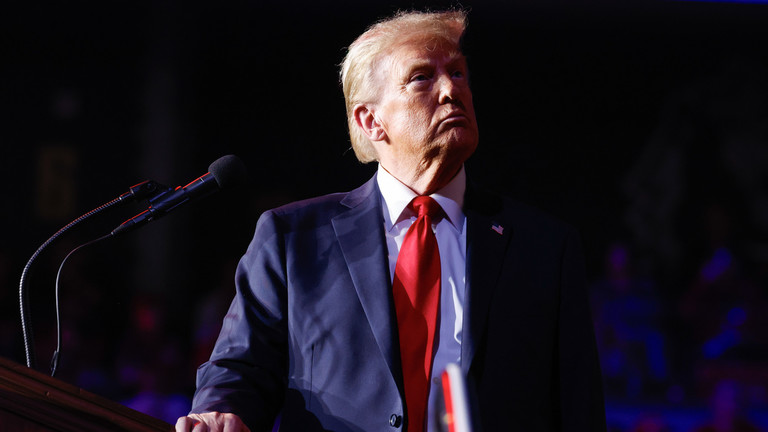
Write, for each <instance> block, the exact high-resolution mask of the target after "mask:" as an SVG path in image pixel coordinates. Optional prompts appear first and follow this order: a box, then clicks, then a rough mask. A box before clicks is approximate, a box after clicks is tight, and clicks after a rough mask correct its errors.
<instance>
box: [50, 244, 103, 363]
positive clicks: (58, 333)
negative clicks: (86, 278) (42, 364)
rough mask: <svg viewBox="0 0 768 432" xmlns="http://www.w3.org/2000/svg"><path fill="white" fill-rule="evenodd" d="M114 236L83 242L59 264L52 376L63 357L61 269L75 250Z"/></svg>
mask: <svg viewBox="0 0 768 432" xmlns="http://www.w3.org/2000/svg"><path fill="white" fill-rule="evenodd" d="M110 237H112V233H109V234H106V235H104V236H101V237H99V238H97V239H95V240H91V241H89V242H86V243H83V244H81V245H80V246H78V247H76V248H74V249H72V251H70V252H69V253H68V254H67V256H66V257H64V259H63V260H62V261H61V264H60V265H59V271H57V272H56V294H55V300H56V351H54V352H53V358H51V376H55V375H56V369H57V368H58V367H59V359H60V358H61V312H60V311H61V308H60V307H59V280H60V278H61V270H62V269H63V268H64V264H65V263H66V262H67V260H68V259H69V257H70V256H72V254H74V253H75V252H77V251H79V250H80V249H82V248H84V247H86V246H90V245H92V244H95V243H98V242H100V241H102V240H105V239H108V238H110Z"/></svg>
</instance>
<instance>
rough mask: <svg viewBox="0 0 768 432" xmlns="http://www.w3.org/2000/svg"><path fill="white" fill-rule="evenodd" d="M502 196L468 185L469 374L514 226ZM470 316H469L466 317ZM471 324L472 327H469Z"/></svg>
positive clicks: (465, 345)
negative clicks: (505, 210)
mask: <svg viewBox="0 0 768 432" xmlns="http://www.w3.org/2000/svg"><path fill="white" fill-rule="evenodd" d="M502 211H503V203H502V200H501V198H500V197H498V196H496V195H492V194H489V193H486V192H482V191H480V190H479V189H477V188H476V187H475V186H473V185H472V184H471V183H469V182H467V192H466V198H465V205H464V212H465V214H466V215H467V275H466V278H467V279H466V280H467V287H466V289H467V293H468V295H467V297H468V301H467V304H468V307H466V308H465V317H464V323H465V325H464V329H463V330H462V332H463V337H462V341H463V342H462V345H461V358H462V361H461V365H462V370H463V372H464V373H465V374H467V373H468V372H469V368H470V366H471V364H472V359H473V358H474V356H475V353H476V352H477V348H478V345H479V344H480V342H481V340H482V337H483V334H484V333H485V328H486V325H487V318H488V308H489V307H490V304H491V299H492V298H493V291H494V289H495V288H496V285H497V283H498V279H499V276H500V274H501V270H502V267H503V264H504V257H505V255H506V251H507V247H508V245H509V240H510V239H511V238H512V224H511V222H510V221H509V220H508V219H507V218H505V217H504V215H503V213H502ZM467 314H468V315H469V316H466V315H467ZM467 324H469V325H467Z"/></svg>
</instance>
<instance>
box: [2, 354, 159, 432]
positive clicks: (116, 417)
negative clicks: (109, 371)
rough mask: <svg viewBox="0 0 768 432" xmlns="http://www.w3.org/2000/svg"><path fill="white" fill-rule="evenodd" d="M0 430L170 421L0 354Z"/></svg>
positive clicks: (99, 428) (77, 431)
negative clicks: (53, 376)
mask: <svg viewBox="0 0 768 432" xmlns="http://www.w3.org/2000/svg"><path fill="white" fill-rule="evenodd" d="M0 430H2V431H24V432H38V431H57V432H58V431H64V432H70V431H71V432H88V431H93V432H104V431H131V432H133V431H137V432H143V431H163V432H169V431H172V430H173V427H172V426H171V425H170V424H168V423H166V422H164V421H162V420H159V419H156V418H154V417H150V416H148V415H146V414H143V413H140V412H138V411H135V410H132V409H130V408H128V407H126V406H124V405H120V404H119V403H117V402H113V401H110V400H108V399H105V398H103V397H101V396H97V395H95V394H93V393H89V392H87V391H85V390H83V389H80V388H78V387H75V386H73V385H70V384H67V383H65V382H63V381H61V380H58V379H55V378H52V377H50V376H48V375H45V374H42V373H40V372H37V371H35V370H32V369H30V368H28V367H26V366H22V365H20V364H18V363H15V362H12V361H10V360H8V359H5V358H2V357H0Z"/></svg>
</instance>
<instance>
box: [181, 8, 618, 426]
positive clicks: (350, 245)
mask: <svg viewBox="0 0 768 432" xmlns="http://www.w3.org/2000/svg"><path fill="white" fill-rule="evenodd" d="M464 30H465V14H464V13H463V12H445V13H402V14H398V15H396V16H395V17H393V18H391V19H389V20H385V21H382V22H380V23H378V24H376V25H374V26H372V27H371V28H369V29H368V30H367V31H366V32H365V33H364V34H363V35H361V36H360V37H359V38H358V39H357V40H356V41H355V42H354V43H353V44H352V45H351V46H350V49H349V52H348V54H347V57H346V58H345V60H344V63H343V65H342V84H343V87H344V94H345V99H346V103H347V113H348V116H349V118H348V120H349V127H350V135H351V138H352V145H353V148H354V149H355V152H356V154H357V156H358V158H359V159H360V160H361V161H364V162H368V161H372V160H377V161H378V162H379V168H378V172H377V174H376V175H375V176H374V178H372V179H371V180H370V181H368V182H367V183H366V184H364V185H363V186H362V187H360V188H358V189H356V190H354V191H352V192H349V193H343V194H334V195H329V196H325V197H320V198H316V199H312V200H307V201H302V202H298V203H294V204H290V205H287V206H285V207H281V208H279V209H276V210H272V211H268V212H266V213H264V215H262V217H261V218H260V220H259V223H258V224H257V227H256V232H255V235H254V239H253V241H252V243H251V245H250V246H249V248H248V251H247V252H246V254H245V256H244V257H243V259H242V260H241V262H240V265H239V267H238V271H237V275H236V283H237V294H236V296H235V299H234V301H233V303H232V306H231V307H230V310H229V313H228V314H227V317H226V318H225V320H224V324H223V328H222V331H221V334H220V336H219V340H218V342H217V344H216V347H215V349H214V351H213V353H212V355H211V359H210V361H209V362H207V363H206V364H204V365H203V366H201V368H200V370H199V372H198V383H197V385H198V389H197V392H196V394H195V400H194V404H193V408H192V412H193V413H194V414H190V415H189V416H187V417H182V418H180V419H179V421H178V423H177V430H184V431H186V430H195V431H197V430H232V431H235V430H248V429H246V425H247V427H248V428H250V430H252V431H261V430H271V428H272V425H273V423H274V422H275V418H276V417H277V416H278V415H280V420H279V422H280V430H284V431H315V430H318V431H319V430H332V431H366V432H367V431H377V430H381V431H390V430H392V431H395V430H408V431H422V430H434V429H435V423H436V422H435V421H434V420H433V418H432V416H433V415H434V409H433V408H432V406H433V404H434V399H435V396H436V394H437V393H438V391H439V388H438V386H437V385H432V383H434V379H435V378H437V377H439V375H440V372H441V371H442V370H443V368H444V367H445V365H446V364H448V363H458V364H459V365H460V366H461V369H462V371H463V372H464V373H465V374H466V375H467V376H468V379H469V380H470V381H471V382H473V384H474V389H475V393H476V398H477V411H476V412H475V413H474V415H475V416H476V418H477V419H478V422H479V423H480V424H481V425H482V427H483V429H484V430H485V431H499V430H520V431H529V432H530V431H579V432H584V431H598V430H604V429H605V424H604V422H605V420H604V413H603V404H602V392H601V384H600V375H599V368H598V365H597V359H596V353H595V346H594V337H593V332H592V327H591V321H590V317H589V311H588V306H587V295H586V292H585V288H584V275H583V264H582V260H581V252H580V246H579V242H578V237H577V235H576V233H575V232H574V230H573V229H571V228H569V227H567V226H565V225H563V224H561V223H559V222H557V221H555V220H553V219H551V218H549V217H547V216H545V215H542V214H540V213H538V212H536V211H534V210H532V209H530V208H528V207H525V206H523V205H520V204H517V203H515V202H513V201H511V200H507V199H505V198H502V197H499V196H497V195H494V194H491V193H488V192H486V191H483V190H481V189H479V188H477V187H475V186H474V185H472V184H471V183H468V182H467V181H466V174H465V172H464V168H463V167H464V161H465V160H466V159H467V158H468V157H469V156H470V155H471V154H472V152H473V151H474V150H475V148H476V146H477V142H478V130H477V123H476V120H475V113H474V108H473V105H472V94H471V92H470V89H469V85H468V78H467V66H466V60H465V58H464V56H463V54H462V53H461V50H460V40H461V37H462V35H463V33H464ZM425 197H429V198H425ZM435 203H436V204H437V205H436V204H435ZM425 209H427V210H425ZM411 226H413V227H417V226H418V227H419V228H414V229H411ZM412 231H413V232H416V231H418V236H420V237H418V239H417V240H414V239H415V238H416V236H417V234H413V235H412V234H411V232H412ZM435 240H436V242H435ZM414 245H417V246H414ZM429 245H432V246H429ZM435 245H436V247H435ZM430 247H431V249H430ZM412 248H414V249H412ZM420 248H421V249H420ZM435 249H437V251H435ZM413 251H415V252H413ZM426 251H428V252H426ZM438 255H439V256H438ZM404 256H405V257H404ZM412 260H413V261H412ZM427 261H428V263H426V264H425V262H427ZM411 263H413V264H411ZM409 265H412V266H413V267H410V270H408V268H409V267H408V266H409ZM409 272H410V273H409ZM410 277H415V278H420V279H419V281H418V283H415V286H417V288H418V290H416V291H412V290H413V289H414V288H411V285H414V284H413V283H412V282H409V280H410V279H409V278H410ZM427 279H428V280H429V282H428V283H427V282H425V280H427ZM424 286H435V287H436V288H435V289H432V290H430V289H429V288H424ZM424 292H429V294H423V293H424ZM422 295H424V296H425V297H424V298H428V299H429V300H425V301H424V302H422V301H421V299H422V297H419V296H422ZM426 296H430V297H426ZM415 299H416V300H415ZM422 303H424V305H426V306H425V308H424V310H422V309H421V305H422ZM416 304H418V305H419V306H418V307H417V306H415V305H416ZM409 314H410V315H409ZM414 314H415V315H414ZM414 347H417V348H414ZM425 353H426V357H422V356H424V354H425ZM422 358H424V360H423V361H422V360H421V359H422ZM430 387H431V388H430ZM193 427H194V429H192V428H193Z"/></svg>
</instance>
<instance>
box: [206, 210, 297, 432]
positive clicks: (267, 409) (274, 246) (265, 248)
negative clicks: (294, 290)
mask: <svg viewBox="0 0 768 432" xmlns="http://www.w3.org/2000/svg"><path fill="white" fill-rule="evenodd" d="M283 249H284V245H283V238H282V235H281V233H280V229H279V220H278V219H277V218H276V217H275V216H274V214H273V213H271V212H267V213H265V214H264V215H263V216H262V217H261V218H260V219H259V222H258V223H257V226H256V232H255V235H254V237H253V240H252V241H251V244H250V246H249V247H248V251H247V252H246V254H245V255H244V256H243V258H242V259H241V261H240V264H239V265H238V269H237V273H236V280H235V282H236V290H237V291H236V295H235V298H234V300H233V301H232V304H231V306H230V308H229V311H228V313H227V315H226V317H225V318H224V322H223V325H222V329H221V333H220V335H219V338H218V340H217V342H216V346H215V348H214V350H213V353H212V354H211V358H210V360H209V361H208V362H206V363H204V364H203V365H202V366H200V368H199V369H198V373H197V391H196V392H195V397H194V400H193V406H192V412H193V413H201V412H207V411H219V412H233V413H236V414H238V415H239V416H240V417H241V418H242V419H243V420H244V421H245V423H246V424H247V425H249V427H250V428H251V429H252V430H254V431H255V430H271V428H272V424H273V423H274V420H275V417H276V415H277V413H278V411H279V409H280V406H281V405H282V402H283V399H284V395H285V388H286V378H285V376H286V368H287V366H286V363H287V360H286V358H287V326H286V306H285V305H286V298H285V296H286V288H285V287H286V276H285V262H284V258H283V257H285V254H284V253H283Z"/></svg>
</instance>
